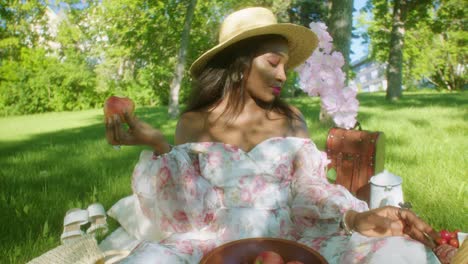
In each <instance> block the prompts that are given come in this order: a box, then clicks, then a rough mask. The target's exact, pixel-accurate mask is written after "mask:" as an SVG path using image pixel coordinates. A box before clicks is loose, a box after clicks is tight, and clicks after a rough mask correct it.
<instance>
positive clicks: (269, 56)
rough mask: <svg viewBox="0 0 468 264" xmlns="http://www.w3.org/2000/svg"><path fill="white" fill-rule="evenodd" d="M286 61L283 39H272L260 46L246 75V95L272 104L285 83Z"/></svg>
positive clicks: (286, 47)
mask: <svg viewBox="0 0 468 264" xmlns="http://www.w3.org/2000/svg"><path fill="white" fill-rule="evenodd" d="M288 59H289V56H288V43H287V41H286V40H285V39H282V38H274V39H271V40H268V41H267V42H265V43H264V44H262V45H261V46H260V48H259V50H258V51H257V53H256V54H255V56H254V58H253V60H252V64H251V67H250V71H249V72H248V74H247V81H246V84H245V87H246V92H247V94H249V95H250V96H251V97H252V98H254V99H259V100H261V101H263V102H272V101H273V100H274V99H275V97H277V96H279V95H280V93H281V88H282V86H283V84H284V82H285V81H286V70H287V69H286V64H287V63H288ZM244 75H245V74H244Z"/></svg>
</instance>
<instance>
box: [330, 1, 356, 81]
mask: <svg viewBox="0 0 468 264" xmlns="http://www.w3.org/2000/svg"><path fill="white" fill-rule="evenodd" d="M328 27H329V30H330V34H331V36H332V37H333V44H334V46H335V48H336V49H337V50H338V51H339V52H341V53H342V54H343V57H344V59H345V65H344V67H343V71H344V72H345V73H346V76H348V69H349V54H350V50H351V33H352V30H353V0H332V1H331V10H330V18H329V20H328ZM347 79H348V78H346V80H347Z"/></svg>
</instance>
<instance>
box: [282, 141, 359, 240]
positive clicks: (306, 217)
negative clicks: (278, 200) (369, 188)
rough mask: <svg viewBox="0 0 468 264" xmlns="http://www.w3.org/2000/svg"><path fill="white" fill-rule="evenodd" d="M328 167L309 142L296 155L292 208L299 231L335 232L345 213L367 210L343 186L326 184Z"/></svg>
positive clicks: (324, 156)
mask: <svg viewBox="0 0 468 264" xmlns="http://www.w3.org/2000/svg"><path fill="white" fill-rule="evenodd" d="M327 164H328V159H327V157H326V154H325V152H321V151H319V150H318V149H317V147H316V146H315V144H314V143H312V142H311V141H309V142H307V143H306V144H304V145H303V146H302V147H301V148H300V149H299V150H298V152H297V153H296V155H295V158H294V164H293V166H294V172H293V174H294V175H293V183H292V185H291V188H292V190H291V193H292V202H291V209H292V216H293V221H294V222H295V224H296V227H297V228H298V230H299V231H304V229H310V228H316V229H320V232H322V235H323V232H326V233H328V232H336V228H337V224H338V222H339V219H340V218H341V216H342V215H343V213H344V212H346V211H347V210H349V209H353V210H356V211H359V212H361V211H365V210H367V209H368V206H367V203H366V202H364V201H361V200H359V199H357V198H356V197H354V196H353V195H352V194H351V193H350V192H349V191H348V190H347V189H346V188H345V187H343V186H341V185H337V184H331V183H329V182H328V180H327V178H326V173H325V167H326V165H327ZM330 224H332V225H331V226H330ZM330 228H331V229H330ZM324 229H328V231H327V230H324Z"/></svg>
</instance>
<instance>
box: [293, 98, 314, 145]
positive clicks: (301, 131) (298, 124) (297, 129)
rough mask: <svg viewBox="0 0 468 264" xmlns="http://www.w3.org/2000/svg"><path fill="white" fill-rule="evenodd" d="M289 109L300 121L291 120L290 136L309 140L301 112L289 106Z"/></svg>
mask: <svg viewBox="0 0 468 264" xmlns="http://www.w3.org/2000/svg"><path fill="white" fill-rule="evenodd" d="M289 108H290V109H291V110H292V111H293V113H294V114H296V115H297V116H298V117H300V119H297V118H293V120H292V123H291V128H290V131H291V133H292V136H294V137H300V138H309V137H310V135H309V129H308V128H307V123H306V121H305V118H304V115H303V114H302V112H301V111H300V110H299V109H298V108H297V107H295V106H292V105H290V106H289Z"/></svg>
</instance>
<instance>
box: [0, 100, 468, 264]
mask: <svg viewBox="0 0 468 264" xmlns="http://www.w3.org/2000/svg"><path fill="white" fill-rule="evenodd" d="M384 97H385V95H384V94H382V93H376V94H361V95H360V96H359V99H360V102H361V107H360V112H359V121H360V122H361V124H362V126H363V129H365V130H379V131H383V132H385V134H386V142H387V144H386V157H385V167H386V169H387V170H389V171H390V172H392V173H394V174H397V175H400V176H402V177H403V190H404V196H405V200H407V201H411V202H412V204H413V207H414V210H415V211H416V212H417V213H418V214H419V216H420V217H422V218H423V219H425V220H426V221H428V222H429V223H430V224H432V225H433V226H434V227H435V228H437V229H440V228H448V229H450V230H453V229H456V228H458V229H461V230H463V231H465V232H467V231H468V221H466V216H467V214H468V210H467V209H468V186H467V179H468V177H467V168H468V161H467V158H468V155H467V149H468V141H467V139H466V136H467V134H468V122H467V121H468V108H467V105H468V94H467V93H466V92H465V93H450V94H449V93H433V92H407V93H405V95H404V98H403V99H402V100H400V101H398V102H396V103H394V104H389V103H387V102H386V101H385V100H384ZM291 103H292V104H294V105H296V106H297V107H299V108H300V109H301V110H302V111H303V113H304V115H305V116H306V118H307V122H308V124H309V129H310V133H311V138H312V139H313V140H314V141H315V142H316V143H317V145H318V146H319V148H321V149H323V147H324V143H325V139H326V135H327V131H328V127H327V126H325V125H323V124H320V123H319V121H318V114H319V101H318V100H317V98H298V99H294V100H291ZM166 113H167V108H163V107H159V108H145V107H141V108H138V109H137V114H138V115H139V116H140V117H141V118H142V119H144V120H146V121H148V122H150V123H151V124H153V125H154V126H156V127H159V128H160V129H161V130H162V131H163V132H164V133H165V135H166V136H167V138H168V139H169V140H170V141H172V140H173V135H172V134H173V131H174V128H175V121H173V120H170V121H168V119H167V116H166ZM0 127H1V130H0V187H1V192H0V209H1V212H2V213H1V214H0V215H1V217H0V229H1V232H0V234H1V236H0V252H2V254H0V263H24V262H26V261H27V260H30V259H31V258H33V257H35V256H38V255H40V254H41V253H43V252H45V251H47V250H49V249H51V248H53V247H55V246H57V245H59V243H60V234H61V232H62V224H63V223H62V222H63V216H64V214H65V212H66V211H67V210H68V209H70V208H72V207H81V208H85V207H87V206H88V205H89V204H90V203H93V202H96V201H98V202H101V203H102V204H103V205H104V207H105V208H106V209H108V208H110V207H111V206H112V205H113V204H114V203H115V202H117V201H118V200H119V199H120V198H122V197H124V196H126V195H129V194H130V193H131V189H130V177H131V174H132V170H133V166H134V165H135V163H136V161H137V159H138V155H139V152H140V151H141V150H142V148H140V147H123V148H122V150H120V151H116V150H114V149H113V148H111V147H110V146H109V145H108V144H107V143H106V141H105V138H104V125H103V114H102V110H100V109H98V110H89V111H81V112H63V113H49V114H40V115H28V116H18V117H4V118H0ZM109 222H110V224H111V230H112V229H114V228H116V227H117V223H115V222H113V221H112V220H111V219H109Z"/></svg>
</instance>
